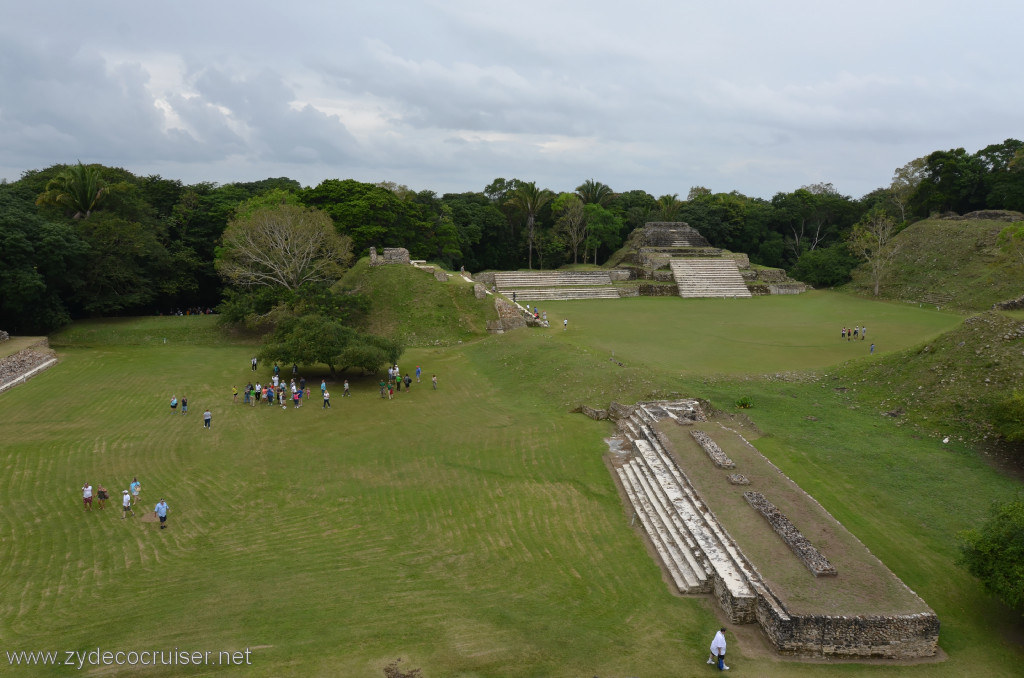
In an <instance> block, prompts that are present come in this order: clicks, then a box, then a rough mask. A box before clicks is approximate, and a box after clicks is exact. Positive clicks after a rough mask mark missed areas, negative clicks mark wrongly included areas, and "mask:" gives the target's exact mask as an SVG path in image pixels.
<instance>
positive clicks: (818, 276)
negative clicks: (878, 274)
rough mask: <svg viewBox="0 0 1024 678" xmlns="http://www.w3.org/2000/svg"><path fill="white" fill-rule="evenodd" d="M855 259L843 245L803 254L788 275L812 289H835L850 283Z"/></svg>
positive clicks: (857, 261)
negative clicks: (810, 286)
mask: <svg viewBox="0 0 1024 678" xmlns="http://www.w3.org/2000/svg"><path fill="white" fill-rule="evenodd" d="M859 263H860V260H859V259H857V257H855V256H854V255H853V254H852V253H851V252H850V249H849V248H848V247H847V246H846V244H845V243H837V244H835V245H832V246H831V247H824V248H821V249H816V250H811V251H810V252H804V253H803V254H802V255H800V259H799V260H797V262H796V265H795V266H793V268H791V269H790V271H789V275H790V277H792V278H796V279H797V280H800V281H802V282H805V283H808V284H810V285H813V286H814V287H835V286H836V285H842V284H843V283H846V282H849V281H850V278H851V276H850V272H851V271H853V269H854V268H856V267H857V264H859Z"/></svg>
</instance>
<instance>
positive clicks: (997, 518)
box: [958, 498, 1024, 610]
mask: <svg viewBox="0 0 1024 678" xmlns="http://www.w3.org/2000/svg"><path fill="white" fill-rule="evenodd" d="M958 537H959V540H960V564H961V565H963V566H964V567H966V568H967V571H968V572H970V573H971V574H973V575H974V576H975V577H977V578H978V579H980V580H981V583H982V584H983V585H984V587H985V589H986V590H988V591H989V592H990V593H993V594H994V595H996V596H998V597H999V598H1000V599H1001V600H1002V601H1003V602H1004V603H1006V604H1007V605H1009V606H1010V607H1012V608H1015V609H1017V610H1024V499H1020V498H1018V499H1016V500H1014V501H1008V502H1004V503H998V504H995V505H993V506H992V509H991V510H990V512H989V516H988V519H987V520H986V521H985V522H984V523H983V524H982V525H980V526H978V527H976V528H974V529H970V530H966V531H964V532H961V533H960V534H959V535H958Z"/></svg>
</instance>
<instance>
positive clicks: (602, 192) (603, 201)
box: [576, 179, 615, 207]
mask: <svg viewBox="0 0 1024 678" xmlns="http://www.w3.org/2000/svg"><path fill="white" fill-rule="evenodd" d="M576 195H578V196H579V197H580V200H582V201H583V204H585V205H590V204H594V205H600V206H601V207H607V206H608V203H610V202H611V201H612V198H614V197H615V191H613V190H612V189H611V187H610V186H608V184H602V183H601V182H600V181H594V180H593V179H587V180H586V181H584V182H583V183H582V184H580V185H579V186H577V187H576Z"/></svg>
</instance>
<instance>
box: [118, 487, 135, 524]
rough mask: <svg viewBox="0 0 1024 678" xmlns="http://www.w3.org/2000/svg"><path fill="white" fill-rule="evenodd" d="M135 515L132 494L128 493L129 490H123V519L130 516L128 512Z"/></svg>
mask: <svg viewBox="0 0 1024 678" xmlns="http://www.w3.org/2000/svg"><path fill="white" fill-rule="evenodd" d="M129 511H131V514H132V515H133V516H134V515H135V509H133V508H132V495H130V494H128V490H121V520H124V519H125V518H127V517H128V512H129Z"/></svg>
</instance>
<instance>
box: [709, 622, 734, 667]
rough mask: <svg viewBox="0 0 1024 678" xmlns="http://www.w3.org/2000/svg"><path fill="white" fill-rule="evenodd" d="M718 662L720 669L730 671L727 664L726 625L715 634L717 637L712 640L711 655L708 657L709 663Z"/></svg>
mask: <svg viewBox="0 0 1024 678" xmlns="http://www.w3.org/2000/svg"><path fill="white" fill-rule="evenodd" d="M716 663H717V664H718V670H719V671H728V670H729V667H728V666H726V665H725V627H724V626H723V627H722V628H720V629H719V630H718V633H716V634H715V639H714V640H712V641H711V656H710V657H708V664H716Z"/></svg>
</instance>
